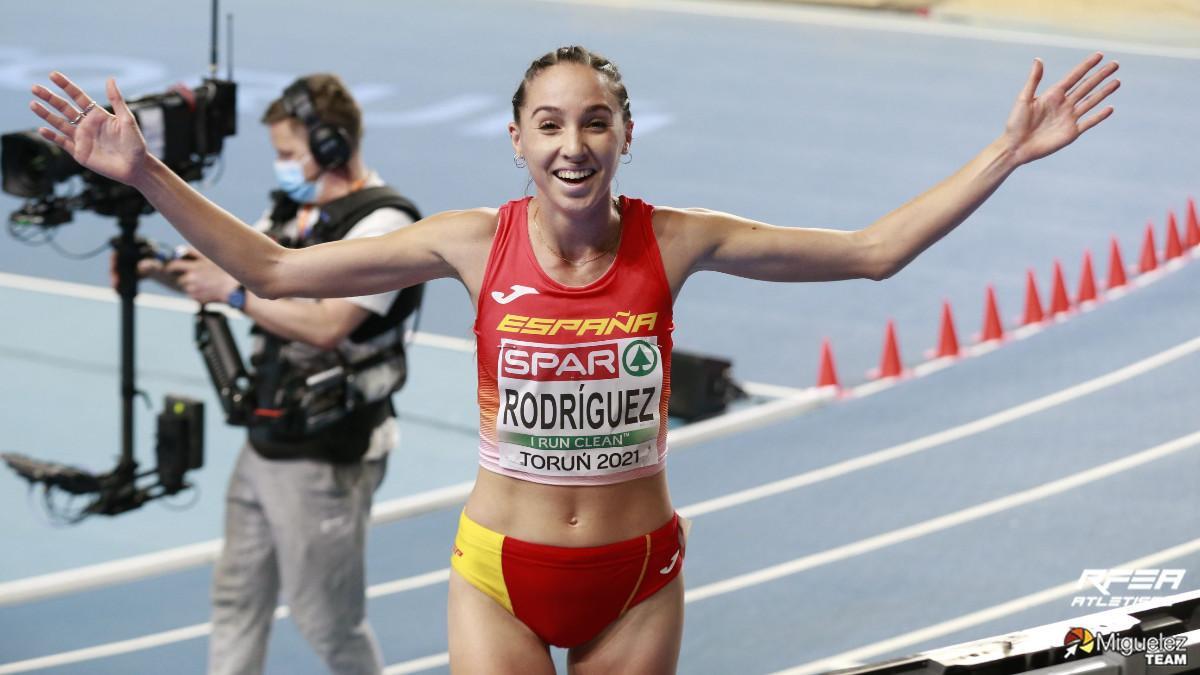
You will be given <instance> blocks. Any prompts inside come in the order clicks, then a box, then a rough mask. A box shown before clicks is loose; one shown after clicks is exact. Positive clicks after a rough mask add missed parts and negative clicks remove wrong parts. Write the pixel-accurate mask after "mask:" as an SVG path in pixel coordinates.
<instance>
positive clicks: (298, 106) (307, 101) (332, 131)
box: [282, 78, 354, 170]
mask: <svg viewBox="0 0 1200 675" xmlns="http://www.w3.org/2000/svg"><path fill="white" fill-rule="evenodd" d="M282 100H283V108H284V110H286V111H287V112H288V114H289V115H292V116H294V117H297V118H299V120H300V121H301V122H303V123H304V126H305V128H307V129H308V149H309V151H310V152H312V156H313V159H314V160H316V162H317V166H319V167H321V168H322V169H324V170H329V169H336V168H338V167H339V166H342V165H344V164H345V163H346V162H348V161H350V155H351V154H353V150H352V148H353V147H354V144H353V143H352V142H351V141H350V134H349V133H347V132H346V130H345V129H343V128H342V127H339V126H337V125H335V124H329V123H327V122H322V121H321V118H320V117H318V116H317V110H316V108H315V107H314V106H313V103H312V96H310V95H309V91H308V83H306V82H305V81H304V78H300V79H299V80H296V81H295V82H293V83H292V84H290V85H288V88H287V89H284V90H283V99H282Z"/></svg>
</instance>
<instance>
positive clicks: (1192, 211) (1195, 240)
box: [1184, 197, 1200, 248]
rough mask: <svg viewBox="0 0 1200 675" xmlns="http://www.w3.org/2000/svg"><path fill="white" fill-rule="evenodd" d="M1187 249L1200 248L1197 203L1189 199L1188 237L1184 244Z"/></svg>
mask: <svg viewBox="0 0 1200 675" xmlns="http://www.w3.org/2000/svg"><path fill="white" fill-rule="evenodd" d="M1184 243H1185V244H1186V245H1187V248H1195V247H1197V246H1200V218H1197V217H1196V201H1195V200H1194V199H1192V198H1191V197H1188V215H1187V235H1186V241H1185V242H1184Z"/></svg>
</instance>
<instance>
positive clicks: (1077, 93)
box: [1067, 61, 1120, 103]
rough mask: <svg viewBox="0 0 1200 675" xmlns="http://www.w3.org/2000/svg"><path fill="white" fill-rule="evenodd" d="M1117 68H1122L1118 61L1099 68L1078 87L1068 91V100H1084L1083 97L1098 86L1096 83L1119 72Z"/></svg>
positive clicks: (1076, 101)
mask: <svg viewBox="0 0 1200 675" xmlns="http://www.w3.org/2000/svg"><path fill="white" fill-rule="evenodd" d="M1117 68H1120V64H1118V63H1117V62H1116V61H1113V62H1112V63H1109V64H1108V65H1106V66H1104V67H1103V68H1101V69H1100V70H1097V71H1096V72H1095V73H1092V75H1091V77H1089V78H1088V79H1086V80H1084V81H1083V82H1081V83H1080V84H1079V86H1078V87H1075V88H1074V89H1072V90H1071V91H1070V92H1068V93H1067V100H1068V101H1070V102H1071V103H1079V102H1080V101H1081V100H1083V97H1085V96H1087V95H1088V94H1090V93H1092V90H1093V89H1095V88H1096V85H1098V84H1100V83H1101V82H1103V81H1104V80H1105V79H1106V78H1108V76H1109V75H1112V74H1113V73H1115V72H1117Z"/></svg>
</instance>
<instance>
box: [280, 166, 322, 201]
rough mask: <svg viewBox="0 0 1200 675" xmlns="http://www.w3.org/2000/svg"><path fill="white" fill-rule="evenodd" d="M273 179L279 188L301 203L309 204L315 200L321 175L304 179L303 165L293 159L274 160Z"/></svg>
mask: <svg viewBox="0 0 1200 675" xmlns="http://www.w3.org/2000/svg"><path fill="white" fill-rule="evenodd" d="M275 180H276V181H278V183H279V189H281V190H283V191H284V192H286V193H287V196H289V197H291V198H292V199H293V200H295V201H297V202H299V203H301V204H311V203H313V202H315V201H316V200H317V192H318V191H319V188H320V181H321V177H320V176H317V178H315V179H314V180H304V165H303V164H301V163H300V162H297V161H296V160H294V159H292V160H278V161H276V162H275Z"/></svg>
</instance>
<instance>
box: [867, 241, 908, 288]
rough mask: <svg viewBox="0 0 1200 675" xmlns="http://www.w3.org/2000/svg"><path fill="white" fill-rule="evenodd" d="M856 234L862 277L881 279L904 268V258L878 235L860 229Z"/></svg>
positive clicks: (874, 279) (889, 276)
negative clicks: (890, 248) (896, 253)
mask: <svg viewBox="0 0 1200 675" xmlns="http://www.w3.org/2000/svg"><path fill="white" fill-rule="evenodd" d="M857 234H858V237H859V245H858V248H859V256H858V258H859V261H860V265H859V273H860V275H861V276H862V278H864V279H870V280H871V281H883V280H884V279H890V278H891V277H892V276H893V275H895V274H896V273H897V272H899V271H900V270H902V269H904V260H902V259H901V258H899V257H898V256H897V255H895V254H894V252H893V251H891V250H889V247H888V246H887V244H886V243H885V242H884V241H881V240H880V239H879V237H877V236H873V235H872V234H871V233H870V232H869V231H868V230H860V231H859V232H858V233H857Z"/></svg>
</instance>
